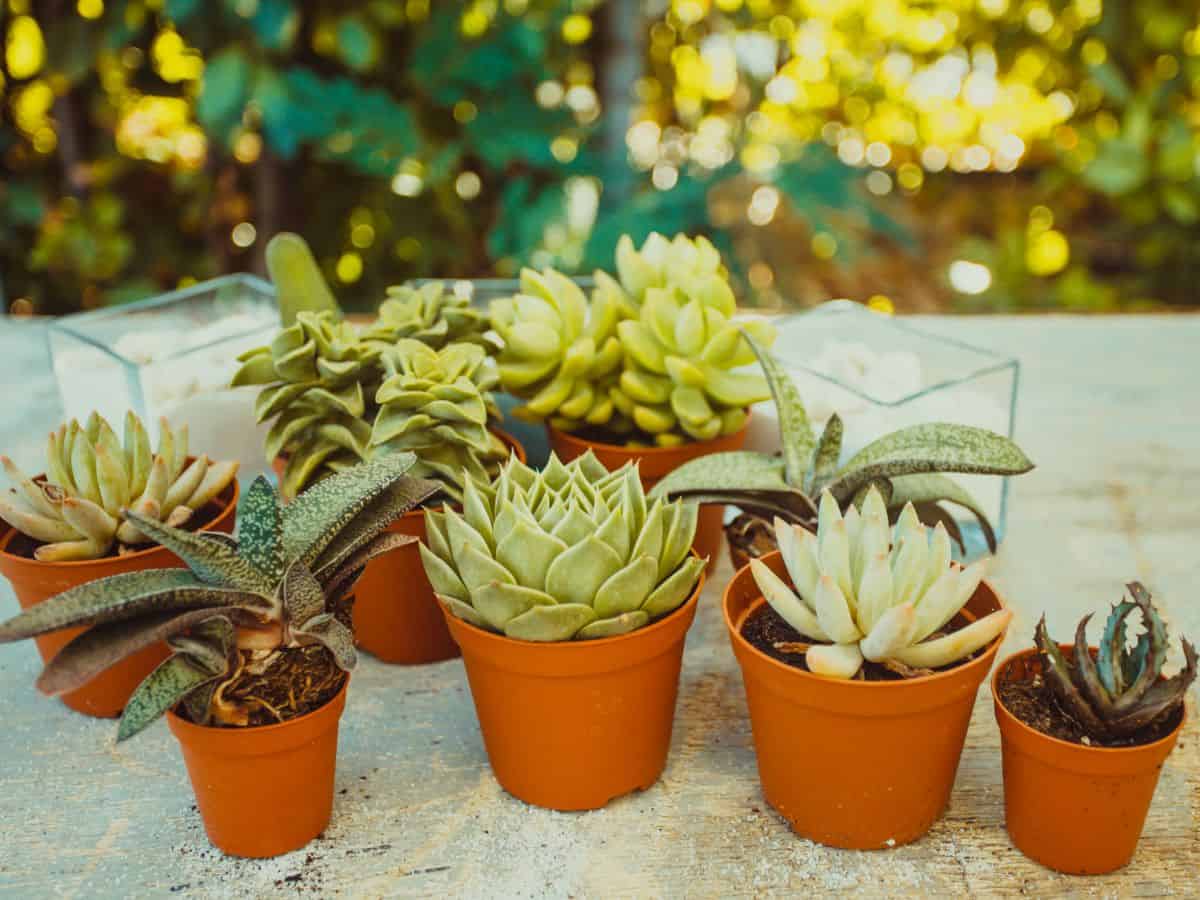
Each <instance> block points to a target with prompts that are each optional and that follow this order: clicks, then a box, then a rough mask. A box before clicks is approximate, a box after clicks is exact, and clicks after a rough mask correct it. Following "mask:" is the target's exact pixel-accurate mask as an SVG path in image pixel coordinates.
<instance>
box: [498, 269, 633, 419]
mask: <svg viewBox="0 0 1200 900" xmlns="http://www.w3.org/2000/svg"><path fill="white" fill-rule="evenodd" d="M620 302H621V300H620V293H619V289H618V290H617V291H613V290H611V289H605V288H597V290H596V291H595V292H593V294H592V299H591V302H590V303H589V302H588V298H587V296H586V295H585V294H584V292H583V290H582V289H581V288H580V287H579V286H578V285H577V284H575V282H573V281H572V280H571V279H570V278H568V277H567V276H565V275H563V274H562V273H560V272H556V271H554V270H553V269H547V270H545V271H544V272H541V273H540V274H539V273H538V272H535V271H533V270H532V269H524V270H522V272H521V291H520V293H518V294H517V295H516V296H513V297H505V298H502V299H499V300H493V301H492V303H491V306H490V312H491V321H492V327H493V328H495V329H496V332H497V333H498V334H499V335H500V338H501V340H502V341H503V342H504V349H503V350H502V351H501V353H500V356H499V359H498V362H499V366H500V381H501V383H502V384H503V386H504V389H505V390H506V391H509V392H510V393H512V394H515V395H516V396H518V397H520V398H521V399H522V400H524V401H525V402H524V404H523V405H521V406H519V407H517V408H516V410H515V411H514V412H515V414H516V415H518V416H520V417H522V418H525V419H529V420H533V421H542V420H545V419H549V420H550V421H551V422H552V423H554V424H556V425H558V426H561V427H562V428H564V429H565V430H568V431H574V430H578V429H579V428H583V427H586V426H589V425H591V426H596V427H604V428H606V429H609V430H611V431H615V432H617V433H621V432H627V431H629V430H630V428H631V427H632V425H631V423H630V422H629V421H628V420H627V419H623V418H622V417H621V416H620V414H619V413H618V412H617V411H616V409H615V408H614V406H613V402H612V399H611V398H610V396H609V392H610V390H611V389H612V388H613V387H615V385H616V382H617V379H618V378H619V377H620V371H621V364H622V351H621V342H620V340H618V338H617V334H616V327H617V322H618V321H619V320H620V318H621V316H622V314H623V313H622V310H621V307H620Z"/></svg>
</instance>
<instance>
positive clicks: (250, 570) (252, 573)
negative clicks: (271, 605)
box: [125, 510, 275, 594]
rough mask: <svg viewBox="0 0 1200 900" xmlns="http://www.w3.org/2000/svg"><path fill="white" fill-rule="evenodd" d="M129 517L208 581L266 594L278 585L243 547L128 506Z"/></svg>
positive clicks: (217, 585) (140, 528) (127, 516)
mask: <svg viewBox="0 0 1200 900" xmlns="http://www.w3.org/2000/svg"><path fill="white" fill-rule="evenodd" d="M125 517H126V518H127V519H128V520H129V521H131V522H133V524H134V525H136V526H137V528H138V530H139V531H141V532H142V533H143V534H145V535H146V536H147V537H149V538H152V539H154V540H155V541H157V542H158V543H160V544H162V545H163V546H164V547H166V548H167V549H168V550H170V551H171V552H172V553H174V554H175V555H176V556H178V557H179V558H180V559H182V560H183V561H184V562H185V563H187V566H188V568H189V569H191V570H192V572H193V573H195V575H196V577H197V578H199V579H200V580H202V581H204V582H205V583H206V584H211V585H213V586H216V587H229V588H238V589H241V590H244V591H254V592H258V593H264V594H270V593H271V592H272V591H273V590H274V588H275V584H274V583H273V582H272V581H271V580H270V579H268V578H267V576H266V575H264V574H263V573H262V572H261V571H260V570H259V569H258V567H257V566H255V565H253V564H252V563H250V562H249V561H248V560H247V559H246V558H244V557H243V556H242V555H241V552H240V549H239V550H237V551H235V550H233V549H231V548H230V547H227V546H224V545H222V544H218V543H216V542H214V541H209V540H205V539H204V538H202V537H200V536H199V535H197V534H195V533H194V532H190V531H184V530H183V529H181V528H172V527H171V526H170V525H166V524H164V523H161V522H156V521H154V520H153V519H151V518H149V517H147V516H143V515H141V514H139V513H137V512H134V511H133V510H126V511H125Z"/></svg>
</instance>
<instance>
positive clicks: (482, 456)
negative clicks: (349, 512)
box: [371, 340, 508, 500]
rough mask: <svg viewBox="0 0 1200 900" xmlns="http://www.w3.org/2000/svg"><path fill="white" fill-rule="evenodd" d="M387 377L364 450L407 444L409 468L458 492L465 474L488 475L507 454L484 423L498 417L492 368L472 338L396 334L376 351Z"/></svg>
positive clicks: (470, 476) (399, 447)
mask: <svg viewBox="0 0 1200 900" xmlns="http://www.w3.org/2000/svg"><path fill="white" fill-rule="evenodd" d="M383 363H384V368H385V369H386V371H387V373H388V377H387V379H386V380H385V381H384V382H383V385H382V386H381V387H380V388H379V392H378V393H377V394H376V396H375V402H376V403H377V404H378V406H379V412H378V413H377V414H376V416H375V424H374V427H373V429H372V432H371V452H372V453H377V452H380V451H384V452H390V451H402V450H411V451H412V452H414V453H416V454H417V464H416V466H414V468H413V471H412V474H413V475H414V476H417V477H432V478H436V479H438V480H439V481H441V482H442V484H443V485H445V487H446V491H447V493H449V494H450V495H451V496H452V497H453V498H454V499H456V500H461V499H462V490H463V482H464V480H466V479H479V480H482V481H489V480H490V479H491V478H493V477H495V476H496V475H497V474H498V473H499V471H500V463H501V462H503V460H504V459H505V458H507V456H508V448H507V447H506V446H505V445H504V442H503V441H501V440H500V439H499V438H497V437H496V435H494V434H493V433H492V432H491V431H489V430H488V422H489V421H494V420H497V419H499V418H500V410H499V409H498V408H497V406H496V403H495V401H494V400H493V398H492V393H491V392H492V390H493V389H494V388H495V387H496V385H497V383H498V381H499V376H498V375H497V373H496V366H495V362H494V361H493V360H492V359H491V358H490V357H489V356H488V355H487V352H486V351H485V350H484V349H483V347H481V346H479V345H478V344H448V345H446V346H445V347H443V348H442V349H441V350H432V349H430V348H429V347H427V346H425V345H424V344H423V343H421V342H420V341H418V340H402V341H400V342H398V343H397V344H396V345H395V346H394V347H392V348H391V349H389V350H388V351H386V352H385V353H384V355H383Z"/></svg>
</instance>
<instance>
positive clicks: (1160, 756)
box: [992, 644, 1184, 875]
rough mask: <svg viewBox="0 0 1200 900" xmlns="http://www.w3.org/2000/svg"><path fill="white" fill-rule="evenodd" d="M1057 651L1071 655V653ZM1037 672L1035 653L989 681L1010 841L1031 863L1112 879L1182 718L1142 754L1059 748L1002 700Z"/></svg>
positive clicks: (1132, 842) (1133, 843)
mask: <svg viewBox="0 0 1200 900" xmlns="http://www.w3.org/2000/svg"><path fill="white" fill-rule="evenodd" d="M1059 647H1060V648H1061V649H1062V651H1063V653H1065V654H1068V656H1069V655H1071V654H1073V653H1074V648H1073V647H1072V646H1071V645H1068V644H1060V645H1059ZM1093 652H1094V651H1093ZM1040 671H1041V662H1040V659H1039V657H1038V655H1037V650H1036V649H1035V648H1033V647H1030V648H1028V649H1026V650H1022V651H1021V652H1019V653H1015V654H1013V655H1012V656H1010V657H1008V658H1007V659H1005V660H1004V661H1003V662H1001V663H1000V665H999V666H998V667H997V668H996V674H995V675H994V676H992V699H993V701H994V704H995V709H996V722H997V724H998V725H999V726H1000V749H1001V754H1002V757H1003V760H1004V818H1005V825H1006V826H1007V828H1008V834H1009V837H1010V838H1012V842H1013V844H1014V845H1016V847H1017V849H1018V850H1020V851H1021V852H1022V853H1024V854H1025V855H1026V856H1028V857H1029V858H1030V859H1032V860H1035V861H1036V862H1039V863H1041V864H1042V865H1043V866H1047V867H1049V868H1051V869H1056V870H1057V871H1059V872H1066V873H1068V874H1071V875H1096V874H1099V873H1102V872H1112V871H1113V870H1115V869H1119V868H1121V867H1122V866H1124V865H1126V864H1127V863H1128V862H1129V861H1130V860H1131V859H1132V858H1133V853H1134V851H1135V850H1136V849H1137V842H1138V838H1140V837H1141V834H1142V826H1143V825H1144V824H1145V821H1146V813H1147V812H1149V810H1150V801H1151V799H1152V798H1153V797H1154V788H1155V787H1156V786H1157V784H1158V774H1159V772H1160V771H1162V766H1163V763H1164V762H1165V761H1166V758H1167V757H1168V756H1169V755H1170V754H1171V750H1172V749H1174V747H1175V741H1176V740H1177V739H1178V738H1179V732H1180V730H1181V729H1182V728H1183V718H1184V717H1183V716H1181V717H1180V720H1179V724H1178V725H1176V726H1175V729H1174V731H1172V732H1171V733H1170V734H1168V735H1167V736H1166V737H1163V738H1161V739H1159V740H1157V741H1154V742H1153V743H1150V744H1143V745H1141V746H1140V747H1087V746H1084V745H1083V744H1073V743H1071V742H1069V741H1063V740H1059V739H1058V738H1054V737H1051V736H1050V735H1048V734H1042V732H1040V731H1038V730H1037V729H1036V728H1031V727H1030V726H1029V725H1026V724H1025V723H1024V722H1022V721H1021V720H1020V719H1018V718H1017V717H1016V716H1014V715H1013V714H1012V713H1011V712H1009V711H1008V709H1006V708H1005V706H1004V704H1003V703H1002V702H1001V700H1000V684H1001V683H1002V682H1006V681H1008V682H1012V681H1026V680H1028V679H1030V678H1032V677H1033V675H1034V674H1036V673H1038V672H1040Z"/></svg>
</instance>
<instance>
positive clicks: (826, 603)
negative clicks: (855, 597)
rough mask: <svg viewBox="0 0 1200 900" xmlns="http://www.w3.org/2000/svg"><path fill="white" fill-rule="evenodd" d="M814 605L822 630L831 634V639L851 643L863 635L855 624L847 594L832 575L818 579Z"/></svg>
mask: <svg viewBox="0 0 1200 900" xmlns="http://www.w3.org/2000/svg"><path fill="white" fill-rule="evenodd" d="M813 607H814V609H815V611H816V614H817V621H818V622H820V623H821V630H823V631H824V632H825V633H826V634H827V635H829V638H830V640H832V641H834V642H836V643H839V644H849V643H853V642H854V641H857V640H858V639H859V638H861V637H862V633H861V632H860V631H859V630H858V626H857V625H855V624H854V616H853V615H852V613H851V610H850V604H849V603H847V601H846V595H845V594H843V593H842V589H841V588H840V587H838V584H837V582H836V581H835V580H834V578H833V577H832V576H830V575H822V576H821V577H820V579H819V580H818V581H817V590H816V593H815V595H814V597H813Z"/></svg>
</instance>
